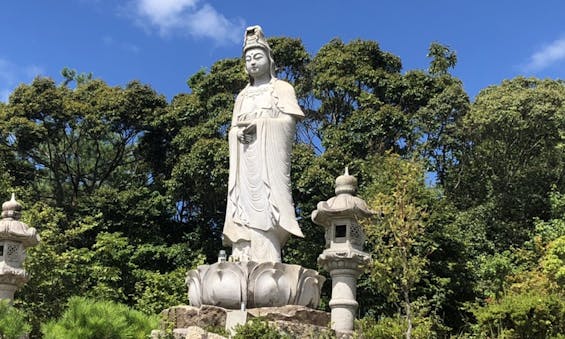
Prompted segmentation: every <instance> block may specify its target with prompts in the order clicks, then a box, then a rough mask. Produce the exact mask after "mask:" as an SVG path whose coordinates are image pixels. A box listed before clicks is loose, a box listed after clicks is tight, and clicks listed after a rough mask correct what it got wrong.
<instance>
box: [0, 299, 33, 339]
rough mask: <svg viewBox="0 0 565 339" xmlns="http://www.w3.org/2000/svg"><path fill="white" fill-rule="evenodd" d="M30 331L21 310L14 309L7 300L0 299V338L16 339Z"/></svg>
mask: <svg viewBox="0 0 565 339" xmlns="http://www.w3.org/2000/svg"><path fill="white" fill-rule="evenodd" d="M29 331H31V326H30V325H29V324H28V323H27V322H26V320H25V316H24V314H23V312H21V311H20V310H18V309H15V308H14V307H13V306H12V305H10V303H9V302H8V301H7V300H0V338H2V339H18V338H21V337H22V336H23V335H25V334H27V333H29Z"/></svg>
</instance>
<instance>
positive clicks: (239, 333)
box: [233, 318, 290, 339]
mask: <svg viewBox="0 0 565 339" xmlns="http://www.w3.org/2000/svg"><path fill="white" fill-rule="evenodd" d="M251 338H261V339H280V338H288V339H290V336H289V335H287V334H286V333H282V332H280V331H279V330H278V329H277V328H276V327H274V326H271V325H269V322H268V321H266V320H263V319H260V318H254V319H251V320H249V321H248V322H246V323H245V324H244V325H237V326H236V327H235V335H234V336H233V339H251Z"/></svg>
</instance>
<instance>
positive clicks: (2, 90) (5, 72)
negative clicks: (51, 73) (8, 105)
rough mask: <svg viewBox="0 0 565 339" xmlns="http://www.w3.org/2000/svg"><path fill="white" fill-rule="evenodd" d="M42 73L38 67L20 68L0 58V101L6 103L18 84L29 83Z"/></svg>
mask: <svg viewBox="0 0 565 339" xmlns="http://www.w3.org/2000/svg"><path fill="white" fill-rule="evenodd" d="M42 73H44V71H43V69H42V68H41V67H39V66H36V65H28V66H20V65H17V64H14V63H13V62H11V61H10V60H7V59H3V58H0V101H4V102H6V101H8V98H9V96H10V94H11V93H12V91H13V90H14V89H15V88H16V87H17V86H18V85H19V84H20V83H22V82H29V81H31V80H32V79H33V78H35V77H36V76H38V75H40V74H42Z"/></svg>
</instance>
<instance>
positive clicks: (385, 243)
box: [364, 156, 434, 338]
mask: <svg viewBox="0 0 565 339" xmlns="http://www.w3.org/2000/svg"><path fill="white" fill-rule="evenodd" d="M382 161H383V162H384V165H383V168H384V169H385V171H383V172H381V173H380V174H381V179H380V181H379V182H378V183H375V186H374V187H373V188H372V189H373V190H374V191H373V193H372V195H371V196H372V199H371V202H370V206H371V208H372V209H373V210H375V211H379V212H380V213H382V218H381V220H379V221H378V222H377V223H367V224H366V225H365V227H364V228H365V233H366V234H367V237H368V240H369V243H370V246H369V250H370V253H371V256H372V258H373V260H372V262H371V264H370V266H369V273H370V277H371V281H373V282H374V283H375V284H377V286H378V291H379V292H381V293H384V294H385V295H386V296H387V299H388V300H389V302H399V303H400V304H401V305H402V314H403V316H405V318H406V327H405V329H404V334H405V336H406V338H411V336H412V331H413V322H414V318H415V315H414V313H415V312H416V311H415V310H414V305H415V304H416V303H415V301H416V300H415V295H414V290H415V287H416V284H418V282H419V281H420V280H421V279H422V278H423V276H424V275H425V273H426V270H427V268H428V265H429V258H428V256H429V255H430V254H431V253H432V252H433V251H434V246H433V244H431V243H430V241H429V240H427V239H426V227H427V219H428V216H429V209H430V207H432V206H430V203H429V201H428V200H429V199H430V197H431V194H432V192H431V191H429V189H427V188H426V187H425V185H424V181H423V179H424V178H423V170H422V168H421V166H420V165H418V164H417V163H414V162H409V161H405V160H401V159H399V158H398V157H397V156H387V157H384V158H383V159H382Z"/></svg>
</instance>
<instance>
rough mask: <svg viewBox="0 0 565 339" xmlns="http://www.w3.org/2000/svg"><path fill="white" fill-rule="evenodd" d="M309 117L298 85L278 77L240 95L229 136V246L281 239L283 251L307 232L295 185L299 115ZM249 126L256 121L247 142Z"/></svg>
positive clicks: (226, 228) (225, 232)
mask: <svg viewBox="0 0 565 339" xmlns="http://www.w3.org/2000/svg"><path fill="white" fill-rule="evenodd" d="M303 117H304V113H303V112H302V110H301V109H300V106H299V105H298V102H297V100H296V94H295V93H294V89H293V88H292V86H291V85H290V84H288V83H287V82H285V81H282V80H279V79H276V78H274V79H272V80H271V81H270V82H269V83H268V84H265V85H262V86H258V87H254V86H250V85H248V86H247V87H246V88H244V89H243V90H242V91H241V92H240V93H239V95H238V96H237V99H236V101H235V106H234V111H233V119H232V126H231V129H230V131H229V136H228V139H229V151H230V162H229V164H230V165H229V180H228V197H227V207H226V219H225V223H224V230H223V235H224V245H234V244H236V243H238V242H242V241H243V242H250V247H251V249H253V248H254V247H260V246H263V244H262V243H263V242H275V241H278V244H275V248H277V245H278V248H279V251H280V248H281V247H282V246H283V245H284V243H285V242H286V240H287V239H288V236H289V234H294V235H296V236H299V237H303V234H302V231H301V230H300V226H299V225H298V222H297V221H296V215H295V211H294V204H293V201H292V195H291V184H290V154H291V151H292V143H293V141H294V134H295V128H296V120H297V119H301V118H303ZM249 125H255V133H254V136H253V138H252V140H251V142H249V143H247V144H245V143H242V142H240V141H239V140H238V133H241V131H242V130H243V129H245V128H246V127H247V126H249ZM257 234H259V239H258V238H257ZM262 237H264V239H261V238H262ZM254 242H255V243H254ZM234 248H235V247H234ZM258 255H259V256H260V254H258ZM251 257H253V255H252V256H251ZM279 258H280V254H279ZM257 259H258V258H254V260H257Z"/></svg>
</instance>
